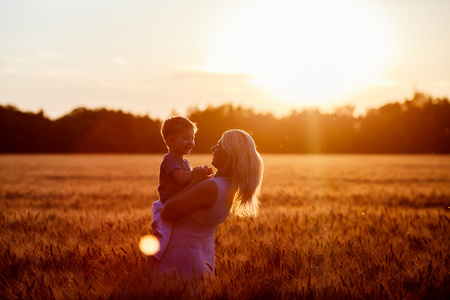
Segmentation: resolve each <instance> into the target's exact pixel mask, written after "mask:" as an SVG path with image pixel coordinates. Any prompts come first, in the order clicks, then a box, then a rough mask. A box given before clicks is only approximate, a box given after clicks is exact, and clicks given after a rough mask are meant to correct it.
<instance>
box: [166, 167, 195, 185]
mask: <svg viewBox="0 0 450 300" xmlns="http://www.w3.org/2000/svg"><path fill="white" fill-rule="evenodd" d="M170 174H171V175H172V177H173V179H174V180H175V181H176V182H178V183H180V184H183V183H188V182H189V181H191V180H192V171H184V170H182V169H176V170H173V171H172V172H170Z"/></svg>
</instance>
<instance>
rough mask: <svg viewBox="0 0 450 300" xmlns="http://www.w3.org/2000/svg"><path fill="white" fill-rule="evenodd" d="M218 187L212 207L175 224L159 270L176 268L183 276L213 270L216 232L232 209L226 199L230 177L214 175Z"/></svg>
mask: <svg viewBox="0 0 450 300" xmlns="http://www.w3.org/2000/svg"><path fill="white" fill-rule="evenodd" d="M208 180H212V181H214V182H215V183H216V185H217V189H218V196H217V201H216V203H215V204H214V205H213V207H211V208H209V209H206V210H198V211H195V212H194V213H192V214H190V215H187V216H185V217H184V218H182V219H181V220H179V221H177V222H176V223H174V224H173V230H172V235H171V237H170V240H169V243H168V245H167V248H166V249H165V252H164V253H163V255H162V257H161V258H160V260H159V261H158V262H157V264H156V269H157V271H158V272H161V273H164V274H171V273H173V272H174V271H175V272H176V273H177V274H178V276H181V277H183V278H192V277H197V276H201V275H204V274H208V273H212V272H213V271H214V234H215V233H216V229H217V227H218V226H219V224H220V223H222V222H223V221H225V219H226V218H227V216H228V214H229V213H230V209H231V203H230V201H227V198H228V193H229V186H230V181H229V179H227V178H225V177H214V178H211V179H208Z"/></svg>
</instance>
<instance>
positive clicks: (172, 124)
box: [161, 116, 197, 145]
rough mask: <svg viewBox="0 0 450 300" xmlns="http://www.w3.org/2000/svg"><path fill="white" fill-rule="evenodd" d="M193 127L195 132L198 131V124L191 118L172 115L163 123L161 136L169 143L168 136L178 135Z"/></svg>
mask: <svg viewBox="0 0 450 300" xmlns="http://www.w3.org/2000/svg"><path fill="white" fill-rule="evenodd" d="M188 129H192V130H194V134H195V133H196V132H197V126H196V125H195V123H193V122H192V121H191V120H189V119H188V118H185V117H180V116H175V117H170V118H168V119H166V120H164V122H163V123H162V125H161V136H162V137H163V140H164V143H166V145H167V137H168V136H170V135H176V134H179V133H182V132H183V131H184V130H188Z"/></svg>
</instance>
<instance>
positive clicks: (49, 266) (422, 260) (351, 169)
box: [0, 155, 450, 299]
mask: <svg viewBox="0 0 450 300" xmlns="http://www.w3.org/2000/svg"><path fill="white" fill-rule="evenodd" d="M160 159H161V156H160V155H143V156H139V155H108V156H101V155H61V156H57V155H37V156H25V155H11V156H6V155H4V156H0V184H1V192H0V211H1V212H0V229H1V230H0V257H1V261H0V298H10V299H27V298H39V299H51V298H56V299H66V298H70V299H73V298H101V299H103V298H161V297H163V298H180V297H185V298H186V297H187V298H189V297H190V298H196V299H197V298H204V299H208V298H221V299H223V298H225V299H226V298H230V299H249V298H255V299H257V298H262V297H267V298H275V299H277V298H279V299H298V298H408V299H421V298H438V299H439V298H441V299H447V298H448V297H449V296H450V272H449V270H450V246H449V245H450V241H449V233H450V232H449V231H450V208H449V206H450V157H449V156H389V155H361V156H354V155H353V156H351V155H349V156H345V155H342V156H333V155H327V156H313V155H304V156H295V155H291V156H287V155H285V156H281V155H279V156H275V155H274V156H269V155H267V156H264V160H265V163H266V174H265V180H264V186H263V191H262V209H261V213H260V216H259V217H258V218H256V219H254V220H251V219H239V218H236V217H234V216H230V217H229V218H228V219H227V220H226V222H225V223H224V224H222V225H221V226H220V227H219V229H218V232H217V234H216V276H215V277H214V278H206V279H202V280H197V281H195V282H192V283H185V282H181V281H175V280H174V279H173V278H159V277H155V276H153V275H152V274H151V272H150V271H149V270H148V268H146V265H145V257H144V255H143V254H141V253H139V251H138V241H139V238H140V237H141V236H143V235H144V234H146V233H148V224H149V222H150V219H151V215H150V214H151V202H152V201H154V200H156V199H157V191H156V187H157V172H158V167H159V162H160ZM189 159H190V161H191V164H192V165H198V164H205V163H209V159H210V157H209V156H201V155H191V156H189Z"/></svg>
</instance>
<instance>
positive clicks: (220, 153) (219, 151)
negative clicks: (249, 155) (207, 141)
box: [211, 141, 228, 169]
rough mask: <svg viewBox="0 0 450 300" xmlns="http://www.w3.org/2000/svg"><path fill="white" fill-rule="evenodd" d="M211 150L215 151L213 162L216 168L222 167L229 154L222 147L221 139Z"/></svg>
mask: <svg viewBox="0 0 450 300" xmlns="http://www.w3.org/2000/svg"><path fill="white" fill-rule="evenodd" d="M211 152H212V153H213V158H212V161H211V164H212V165H213V166H214V167H215V168H216V169H221V168H223V166H224V165H225V163H226V162H227V160H228V155H227V153H226V152H225V150H224V149H223V147H222V143H221V141H219V142H218V143H217V145H215V146H213V147H212V148H211Z"/></svg>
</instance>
